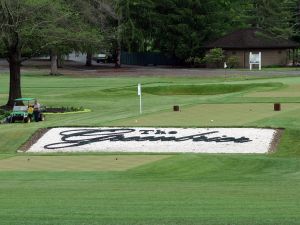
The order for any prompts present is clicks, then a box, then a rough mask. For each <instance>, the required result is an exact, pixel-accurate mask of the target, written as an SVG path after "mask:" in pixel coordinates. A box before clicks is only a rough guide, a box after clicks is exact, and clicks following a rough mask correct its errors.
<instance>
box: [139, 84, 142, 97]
mask: <svg viewBox="0 0 300 225" xmlns="http://www.w3.org/2000/svg"><path fill="white" fill-rule="evenodd" d="M141 95H142V85H141V84H138V96H141Z"/></svg>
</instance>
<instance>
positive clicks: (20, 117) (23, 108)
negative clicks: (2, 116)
mask: <svg viewBox="0 0 300 225" xmlns="http://www.w3.org/2000/svg"><path fill="white" fill-rule="evenodd" d="M35 100H36V99H35V98H18V99H15V104H14V107H13V111H12V112H11V114H10V115H9V117H8V118H7V121H8V122H9V123H14V122H16V121H21V122H24V123H30V122H31V121H32V120H33V119H34V102H35ZM37 115H38V116H37V121H36V122H38V121H44V120H45V115H43V113H42V112H41V111H39V112H38V114H37Z"/></svg>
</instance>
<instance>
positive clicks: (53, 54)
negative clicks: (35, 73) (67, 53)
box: [50, 51, 58, 75]
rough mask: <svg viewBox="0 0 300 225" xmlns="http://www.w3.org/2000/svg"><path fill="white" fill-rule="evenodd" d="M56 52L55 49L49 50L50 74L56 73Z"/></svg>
mask: <svg viewBox="0 0 300 225" xmlns="http://www.w3.org/2000/svg"><path fill="white" fill-rule="evenodd" d="M57 74H58V69H57V53H56V52H55V51H51V72H50V75H57Z"/></svg>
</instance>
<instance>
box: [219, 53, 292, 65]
mask: <svg viewBox="0 0 300 225" xmlns="http://www.w3.org/2000/svg"><path fill="white" fill-rule="evenodd" d="M250 52H252V53H258V52H261V54H262V66H275V65H276V66H285V65H287V64H288V63H289V50H287V49H270V50H268V49H264V50H225V55H226V56H227V57H230V56H237V57H238V59H239V67H242V68H249V54H250Z"/></svg>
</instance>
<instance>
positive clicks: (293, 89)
mask: <svg viewBox="0 0 300 225" xmlns="http://www.w3.org/2000/svg"><path fill="white" fill-rule="evenodd" d="M299 90H300V85H299V84H294V85H289V86H287V87H284V88H281V89H280V90H272V91H257V92H250V93H248V94H246V95H245V97H300V92H299Z"/></svg>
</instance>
